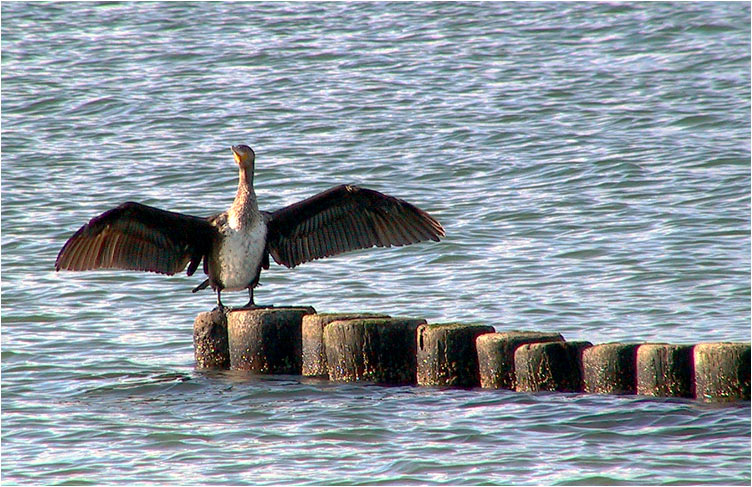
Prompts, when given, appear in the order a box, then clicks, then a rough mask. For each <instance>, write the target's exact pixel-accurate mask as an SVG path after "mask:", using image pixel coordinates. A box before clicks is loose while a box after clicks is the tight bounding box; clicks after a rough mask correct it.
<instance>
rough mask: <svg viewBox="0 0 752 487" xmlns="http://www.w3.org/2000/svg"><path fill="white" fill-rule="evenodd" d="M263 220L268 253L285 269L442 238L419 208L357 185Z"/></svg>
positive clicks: (434, 223) (331, 191) (441, 231)
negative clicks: (348, 254) (352, 251)
mask: <svg viewBox="0 0 752 487" xmlns="http://www.w3.org/2000/svg"><path fill="white" fill-rule="evenodd" d="M267 218H268V226H269V230H268V249H269V253H270V254H271V255H272V257H273V258H274V260H275V261H277V263H279V264H282V265H285V266H287V267H295V266H296V265H298V264H301V263H303V262H309V261H312V260H315V259H320V258H322V257H329V256H332V255H336V254H339V253H342V252H347V251H349V250H356V249H365V248H369V247H373V246H377V247H391V246H392V245H395V246H401V245H409V244H413V243H417V242H421V241H424V240H434V241H436V242H438V241H439V238H440V237H443V236H444V235H445V233H444V229H443V228H442V226H441V224H440V223H439V222H438V221H436V220H435V219H434V218H433V217H432V216H431V215H429V214H428V213H426V212H425V211H423V210H421V209H420V208H418V207H416V206H413V205H411V204H410V203H408V202H407V201H404V200H401V199H399V198H395V197H393V196H389V195H386V194H383V193H379V192H378V191H374V190H371V189H366V188H360V187H358V186H347V185H341V186H335V187H333V188H331V189H328V190H326V191H324V192H322V193H319V194H317V195H314V196H312V197H310V198H308V199H306V200H303V201H301V202H299V203H295V204H292V205H290V206H287V207H285V208H282V209H280V210H277V211H275V212H273V213H270V214H267Z"/></svg>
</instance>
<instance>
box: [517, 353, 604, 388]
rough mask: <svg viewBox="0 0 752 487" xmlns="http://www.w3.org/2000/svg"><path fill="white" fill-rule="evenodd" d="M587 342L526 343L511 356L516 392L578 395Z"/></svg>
mask: <svg viewBox="0 0 752 487" xmlns="http://www.w3.org/2000/svg"><path fill="white" fill-rule="evenodd" d="M592 346H593V344H592V343H590V342H548V343H530V344H527V345H522V346H520V347H519V348H518V349H517V351H516V352H515V354H514V370H515V375H516V381H517V390H518V391H523V392H536V391H559V392H582V351H583V350H585V349H587V348H588V347H592Z"/></svg>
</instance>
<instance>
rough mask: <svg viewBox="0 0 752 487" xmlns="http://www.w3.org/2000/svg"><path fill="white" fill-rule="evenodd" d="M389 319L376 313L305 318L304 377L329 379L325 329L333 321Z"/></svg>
mask: <svg viewBox="0 0 752 487" xmlns="http://www.w3.org/2000/svg"><path fill="white" fill-rule="evenodd" d="M365 318H389V316H388V315H379V314H374V313H318V314H313V315H305V316H304V317H303V375H305V376H308V377H329V368H328V367H327V362H326V351H325V350H324V327H325V326H326V325H328V324H329V323H331V322H333V321H342V320H353V319H365Z"/></svg>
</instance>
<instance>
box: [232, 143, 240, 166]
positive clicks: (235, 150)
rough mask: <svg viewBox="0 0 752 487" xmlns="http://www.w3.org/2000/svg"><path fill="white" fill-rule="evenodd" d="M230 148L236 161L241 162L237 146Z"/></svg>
mask: <svg viewBox="0 0 752 487" xmlns="http://www.w3.org/2000/svg"><path fill="white" fill-rule="evenodd" d="M230 150H231V151H232V155H233V156H234V157H235V162H236V163H237V164H240V154H238V150H237V149H236V148H235V146H234V145H233V146H232V147H230Z"/></svg>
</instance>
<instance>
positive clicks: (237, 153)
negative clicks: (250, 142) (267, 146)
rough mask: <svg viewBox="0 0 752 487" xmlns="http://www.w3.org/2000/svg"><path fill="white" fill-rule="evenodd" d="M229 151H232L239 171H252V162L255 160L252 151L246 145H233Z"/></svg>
mask: <svg viewBox="0 0 752 487" xmlns="http://www.w3.org/2000/svg"><path fill="white" fill-rule="evenodd" d="M230 149H232V155H233V156H234V157H235V162H236V163H237V164H238V166H240V168H241V169H253V162H254V161H255V160H256V154H255V153H254V152H253V149H251V148H250V147H248V146H247V145H233V146H232V147H230Z"/></svg>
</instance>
